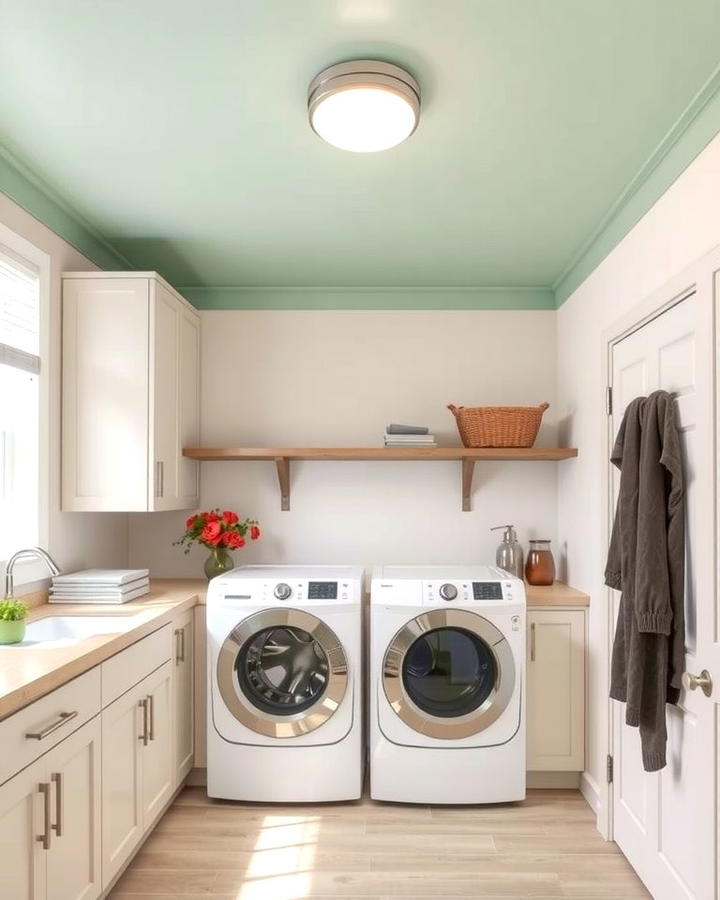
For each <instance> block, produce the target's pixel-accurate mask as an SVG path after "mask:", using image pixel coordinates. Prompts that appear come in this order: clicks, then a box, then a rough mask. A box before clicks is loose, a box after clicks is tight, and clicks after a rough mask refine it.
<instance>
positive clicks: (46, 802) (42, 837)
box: [36, 781, 52, 850]
mask: <svg viewBox="0 0 720 900" xmlns="http://www.w3.org/2000/svg"><path fill="white" fill-rule="evenodd" d="M38 790H39V791H40V793H41V794H42V795H43V815H44V817H45V828H44V831H43V833H42V834H39V835H38V836H37V838H36V840H37V841H39V842H40V843H41V844H42V847H43V850H49V849H50V840H51V837H52V832H51V831H50V782H48V781H44V782H43V783H42V784H40V785H38Z"/></svg>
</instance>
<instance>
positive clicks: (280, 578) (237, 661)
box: [207, 566, 363, 803]
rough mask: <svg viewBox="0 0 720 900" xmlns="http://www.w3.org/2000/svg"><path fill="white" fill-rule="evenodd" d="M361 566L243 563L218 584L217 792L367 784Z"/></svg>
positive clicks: (313, 798) (238, 795) (211, 664)
mask: <svg viewBox="0 0 720 900" xmlns="http://www.w3.org/2000/svg"><path fill="white" fill-rule="evenodd" d="M362 575H363V570H362V568H355V567H350V566H335V567H330V566H272V567H270V566H268V567H265V566H244V567H241V568H239V569H234V570H233V571H232V572H228V573H227V574H226V575H221V576H218V577H216V578H213V579H212V581H211V582H210V585H209V587H208V598H207V635H208V723H207V756H208V759H207V776H208V795H209V796H210V797H223V798H226V799H231V800H255V801H260V802H285V803H288V802H319V801H328V800H353V799H356V798H358V797H360V795H361V793H362V776H363V759H362V706H361V671H362V669H361V645H362V627H361V608H362Z"/></svg>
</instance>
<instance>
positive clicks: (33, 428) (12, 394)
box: [0, 244, 40, 560]
mask: <svg viewBox="0 0 720 900" xmlns="http://www.w3.org/2000/svg"><path fill="white" fill-rule="evenodd" d="M39 274H40V273H39V270H38V268H37V267H36V266H35V265H33V263H31V262H29V261H28V260H26V259H23V258H22V257H20V256H18V255H17V254H15V253H14V252H13V251H12V250H10V249H9V248H7V247H5V246H3V245H2V244H0V560H6V559H7V558H8V557H9V556H10V555H11V554H12V553H13V552H14V551H15V550H18V549H20V548H21V547H29V546H33V545H34V544H37V543H39V537H40V535H39V496H38V494H39V480H40V479H39V472H40V466H39V444H40V440H39V424H40V393H39V391H40V386H39V381H40V277H39Z"/></svg>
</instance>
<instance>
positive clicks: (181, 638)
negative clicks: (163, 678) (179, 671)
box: [175, 628, 185, 665]
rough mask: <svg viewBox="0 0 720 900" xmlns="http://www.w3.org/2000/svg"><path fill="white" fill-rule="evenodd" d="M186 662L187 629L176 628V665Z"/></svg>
mask: <svg viewBox="0 0 720 900" xmlns="http://www.w3.org/2000/svg"><path fill="white" fill-rule="evenodd" d="M181 662H185V629H184V628H176V629H175V665H178V663H181Z"/></svg>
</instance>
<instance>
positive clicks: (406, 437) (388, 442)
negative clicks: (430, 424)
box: [385, 425, 437, 447]
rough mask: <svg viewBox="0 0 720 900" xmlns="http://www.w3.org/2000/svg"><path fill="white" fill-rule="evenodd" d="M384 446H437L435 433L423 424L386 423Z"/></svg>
mask: <svg viewBox="0 0 720 900" xmlns="http://www.w3.org/2000/svg"><path fill="white" fill-rule="evenodd" d="M385 446H386V447H437V442H436V440H435V435H434V434H430V429H429V428H427V427H425V426H424V425H388V426H386V428H385Z"/></svg>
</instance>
